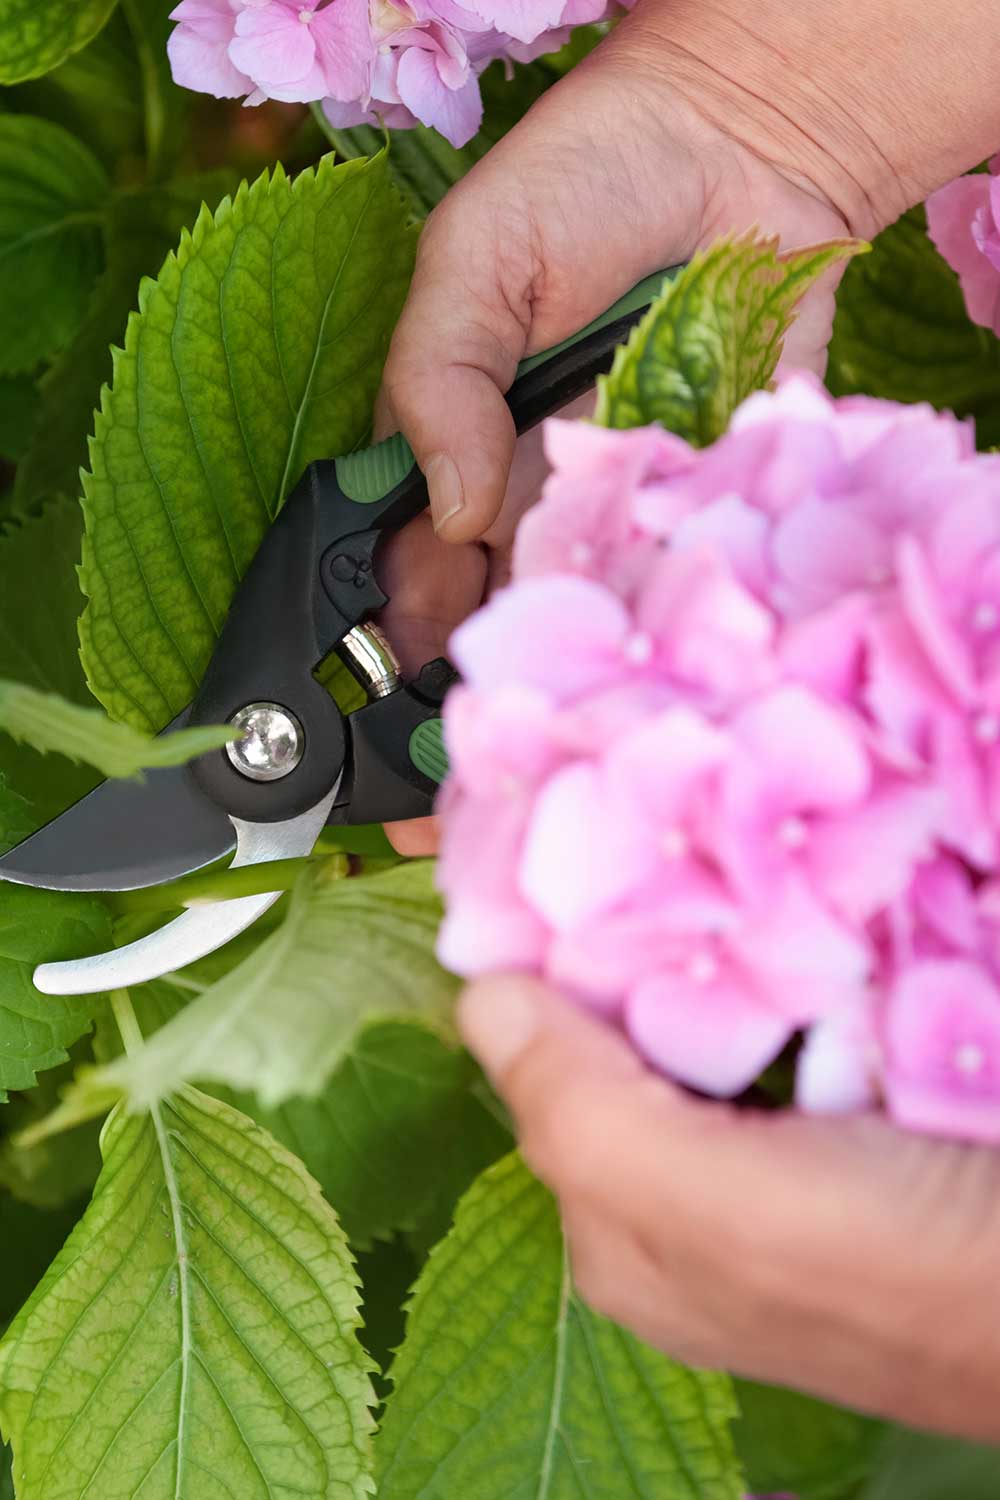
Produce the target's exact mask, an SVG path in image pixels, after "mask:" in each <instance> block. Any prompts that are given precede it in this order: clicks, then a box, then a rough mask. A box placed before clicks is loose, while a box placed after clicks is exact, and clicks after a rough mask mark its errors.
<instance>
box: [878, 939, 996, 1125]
mask: <svg viewBox="0 0 1000 1500" xmlns="http://www.w3.org/2000/svg"><path fill="white" fill-rule="evenodd" d="M885 1091H886V1098H887V1101H888V1105H889V1110H890V1113H891V1114H892V1116H893V1118H894V1119H896V1120H898V1121H899V1123H900V1124H902V1125H905V1126H906V1127H907V1128H908V1129H911V1130H923V1131H928V1132H930V1133H931V1134H934V1135H948V1136H955V1137H958V1138H960V1139H968V1140H979V1141H988V1142H996V1141H1000V989H998V988H997V985H996V983H995V981H994V979H993V978H992V977H991V976H990V975H989V974H988V973H987V972H986V970H985V969H983V968H982V967H980V966H979V965H977V964H974V963H969V962H968V961H967V960H964V959H951V960H940V961H929V962H926V963H921V964H916V965H915V966H914V967H913V968H912V969H911V970H910V971H909V972H908V973H906V974H904V975H903V976H902V977H901V978H900V980H899V981H898V983H897V984H896V985H895V987H894V988H893V991H892V993H891V995H890V998H889V1006H888V1011H887V1014H886V1020H885Z"/></svg>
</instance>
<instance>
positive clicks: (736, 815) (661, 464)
mask: <svg viewBox="0 0 1000 1500" xmlns="http://www.w3.org/2000/svg"><path fill="white" fill-rule="evenodd" d="M546 445H547V452H548V457H549V459H550V462H551V463H552V465H553V472H552V475H551V477H550V479H549V480H548V482H547V485H546V488H545V491H544V494H543V498H542V500H541V501H540V503H539V504H538V506H537V507H536V508H535V509H534V510H533V511H532V512H531V513H530V514H529V515H528V517H527V518H526V520H525V522H524V524H523V525H522V527H521V530H520V533H519V536H518V540H517V547H516V551H515V559H514V572H513V581H512V583H511V584H510V586H509V587H508V588H506V589H504V590H502V591H501V592H500V593H499V594H497V595H496V596H495V598H494V599H493V600H492V601H491V602H490V603H489V604H487V605H486V606H485V607H484V608H483V609H482V610H481V611H479V612H478V613H477V614H476V615H474V616H473V617H472V618H471V619H470V620H468V621H466V623H465V624H464V625H463V626H461V627H460V628H459V630H458V631H457V632H456V634H455V636H454V637H453V640H452V654H453V657H454V659H455V662H456V664H457V665H458V667H459V669H460V671H461V672H462V675H463V678H464V686H463V687H462V688H461V689H460V690H458V691H457V692H456V693H455V694H454V695H453V696H452V698H451V699H450V701H449V704H448V706H447V711H446V733H447V738H448V745H449V751H450V754H451V761H452V773H451V776H450V777H449V780H448V783H447V786H446V789H445V793H444V797H443V801H442V815H443V851H442V860H441V867H440V879H441V885H442V888H443V890H444V892H445V895H446V897H447V917H446V920H445V924H444V928H443V931H442V939H441V956H442V958H443V960H444V962H445V963H447V964H448V965H449V966H450V967H452V968H454V969H456V970H457V971H459V972H461V973H463V974H476V973H482V972H485V971H488V970H495V969H500V968H514V969H521V970H525V971H528V972H532V973H537V974H540V975H542V976H544V977H546V978H548V979H549V980H550V981H551V982H553V983H554V984H556V985H558V986H559V987H560V988H561V989H562V990H563V991H564V992H566V993H567V994H569V995H570V996H571V997H573V998H575V999H576V1000H577V1001H578V1002H579V1003H580V1004H581V1005H583V1006H586V1007H588V1008H590V1009H592V1010H594V1011H596V1012H597V1013H598V1014H600V1015H601V1016H603V1017H605V1018H606V1019H607V1020H608V1021H609V1022H610V1023H611V1024H613V1025H615V1026H617V1027H619V1028H620V1029H621V1030H622V1031H623V1032H624V1033H625V1034H626V1035H628V1036H629V1037H630V1038H631V1040H632V1042H633V1044H634V1045H635V1046H636V1047H637V1048H638V1050H639V1051H640V1052H641V1053H642V1054H643V1055H644V1056H645V1057H646V1058H647V1059H648V1060H649V1061H650V1062H651V1063H652V1064H653V1065H654V1066H656V1067H657V1068H659V1069H661V1070H662V1071H663V1072H665V1073H667V1074H669V1075H670V1076H672V1077H674V1078H677V1079H679V1080H681V1081H682V1082H684V1083H686V1084H689V1085H691V1086H693V1087H695V1088H698V1089H700V1090H703V1091H705V1092H708V1093H712V1094H717V1095H722V1096H726V1095H732V1094H736V1093H739V1092H741V1091H742V1090H743V1089H744V1088H746V1087H747V1085H749V1084H750V1083H751V1082H752V1081H753V1080H754V1079H755V1077H756V1076H757V1075H758V1074H759V1073H760V1071H761V1070H762V1069H763V1068H764V1067H765V1066H766V1065H767V1064H768V1063H769V1062H770V1061H771V1060H772V1059H773V1058H774V1057H775V1056H776V1055H777V1054H778V1053H779V1052H780V1051H781V1050H782V1049H783V1047H784V1046H785V1045H786V1043H787V1042H788V1041H789V1040H790V1039H791V1038H792V1037H793V1036H795V1035H796V1034H802V1035H803V1036H804V1046H803V1048H802V1051H801V1054H800V1060H799V1069H798V1101H799V1105H800V1107H802V1108H803V1109H806V1110H810V1111H816V1112H837V1111H844V1110H857V1109H862V1108H871V1107H876V1106H878V1105H880V1104H882V1105H884V1106H885V1107H886V1108H887V1109H888V1110H889V1112H890V1113H891V1114H892V1115H893V1116H894V1117H895V1118H896V1119H898V1120H899V1121H900V1122H901V1123H902V1124H904V1125H907V1126H912V1127H914V1128H919V1129H926V1130H932V1131H939V1132H944V1133H952V1134H957V1135H961V1136H969V1137H976V1138H986V1139H997V1140H1000V879H998V878H996V871H997V866H998V864H1000V842H998V836H997V835H998V829H1000V459H998V458H996V457H990V456H986V455H978V454H977V453H976V452H975V449H974V445H973V442H972V437H971V433H970V431H969V428H968V427H967V426H966V425H965V424H963V423H960V422H958V421H956V420H955V419H954V418H953V417H950V416H941V415H938V414H937V413H935V412H933V411H931V410H929V409H928V408H925V407H899V406H896V405H893V404H891V403H888V402H880V401H873V400H868V399H863V398H849V399H846V400H841V401H834V400H833V399H832V398H831V397H829V396H828V395H827V394H826V393H825V392H824V391H823V390H822V388H821V387H820V386H819V385H818V383H816V382H814V381H812V380H811V379H808V378H806V377H794V378H792V379H790V380H788V381H786V382H785V383H783V384H782V385H781V386H780V388H779V389H778V390H777V391H776V392H774V393H761V394H758V395H755V396H753V397H752V398H751V399H750V400H749V401H747V402H746V403H745V404H744V406H743V407H742V408H741V410H740V411H739V412H737V414H736V416H735V418H734V420H733V423H732V425H731V428H730V430H729V432H728V433H727V434H726V435H725V436H724V437H722V438H721V439H719V441H718V442H716V443H715V444H714V445H712V446H711V447H710V448H707V449H705V450H702V451H700V452H699V451H696V450H694V449H691V448H690V447H688V445H687V444H685V443H683V442H681V441H680V440H679V439H677V438H674V437H671V436H669V435H668V434H665V433H663V432H661V431H659V430H657V429H649V430H638V431H632V432H611V431H604V430H602V429H598V428H594V427H590V426H587V425H585V424H570V423H565V422H554V423H551V424H549V426H548V428H547V431H546Z"/></svg>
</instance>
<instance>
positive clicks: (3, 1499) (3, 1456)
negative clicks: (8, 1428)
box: [0, 1445, 14, 1500]
mask: <svg viewBox="0 0 1000 1500" xmlns="http://www.w3.org/2000/svg"><path fill="white" fill-rule="evenodd" d="M10 1464H11V1451H10V1449H9V1448H7V1447H5V1446H3V1445H0V1500H14V1476H13V1474H12V1473H11V1467H10Z"/></svg>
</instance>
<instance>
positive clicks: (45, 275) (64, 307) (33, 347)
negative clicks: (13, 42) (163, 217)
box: [0, 22, 110, 374]
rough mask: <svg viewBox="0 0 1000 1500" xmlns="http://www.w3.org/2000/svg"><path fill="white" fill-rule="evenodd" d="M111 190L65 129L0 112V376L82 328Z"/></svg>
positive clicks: (32, 362) (31, 362) (27, 365)
mask: <svg viewBox="0 0 1000 1500" xmlns="http://www.w3.org/2000/svg"><path fill="white" fill-rule="evenodd" d="M0 31H2V22H0ZM109 187H110V185H109V183H108V179H107V177H106V175H105V172H104V168H103V167H102V166H101V164H100V162H99V161H98V160H97V158H96V157H95V156H94V155H93V153H92V152H91V151H89V150H88V149H87V147H86V146H84V145H83V143H82V142H81V141H78V140H76V139H75V138H74V137H73V136H71V135H70V134H69V132H68V131H66V130H63V128H62V126H60V125H53V124H52V122H51V121H50V120H40V119H36V118H34V117H33V116H31V115H0V327H2V328H3V338H2V339H0V371H4V372H6V373H8V374H11V373H17V372H18V371H21V370H31V369H33V368H34V367H35V366H36V365H37V364H38V363H39V361H40V360H42V359H46V358H48V356H49V355H51V354H53V353H55V351H56V350H58V349H61V348H62V347H63V345H64V344H66V343H67V342H68V341H69V340H70V339H71V338H72V337H73V335H74V333H75V332H76V330H77V328H78V327H79V326H80V323H81V322H82V320H83V316H84V313H85V312H86V309H87V302H88V299H89V297H90V293H91V290H92V288H93V285H94V282H95V280H96V278H97V274H98V272H99V271H100V268H101V233H100V223H101V217H102V213H103V209H104V205H105V201H106V199H107V196H108V192H109Z"/></svg>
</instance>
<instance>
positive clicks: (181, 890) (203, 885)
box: [110, 856, 329, 917]
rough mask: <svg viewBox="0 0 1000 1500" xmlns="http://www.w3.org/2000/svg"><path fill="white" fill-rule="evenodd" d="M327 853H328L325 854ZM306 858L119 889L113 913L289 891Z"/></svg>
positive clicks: (311, 861)
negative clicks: (134, 889) (165, 882)
mask: <svg viewBox="0 0 1000 1500" xmlns="http://www.w3.org/2000/svg"><path fill="white" fill-rule="evenodd" d="M328 857H329V856H328ZM315 862H316V860H315V857H314V856H313V857H310V858H309V859H275V860H270V861H269V862H268V863H267V864H262V865H241V866H240V867H239V868H238V869H236V870H208V871H203V872H201V873H199V874H197V875H185V876H184V877H183V878H182V879H181V880H171V881H170V882H169V883H168V884H166V885H153V886H149V887H147V888H146V889H145V890H140V891H120V892H118V893H116V894H115V895H114V896H112V897H111V898H110V902H111V907H112V910H113V911H114V913H115V915H116V916H119V917H122V916H127V915H131V914H132V913H133V912H141V911H151V912H152V911H175V910H176V908H177V907H179V906H198V905H199V904H201V903H204V902H210V901H233V900H235V899H236V898H237V897H238V896H260V895H263V894H264V892H265V891H290V890H291V889H292V887H293V886H294V884H295V882H296V881H297V879H298V878H299V876H300V875H301V874H302V871H303V870H304V869H305V868H306V866H307V865H309V864H313V863H315Z"/></svg>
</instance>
